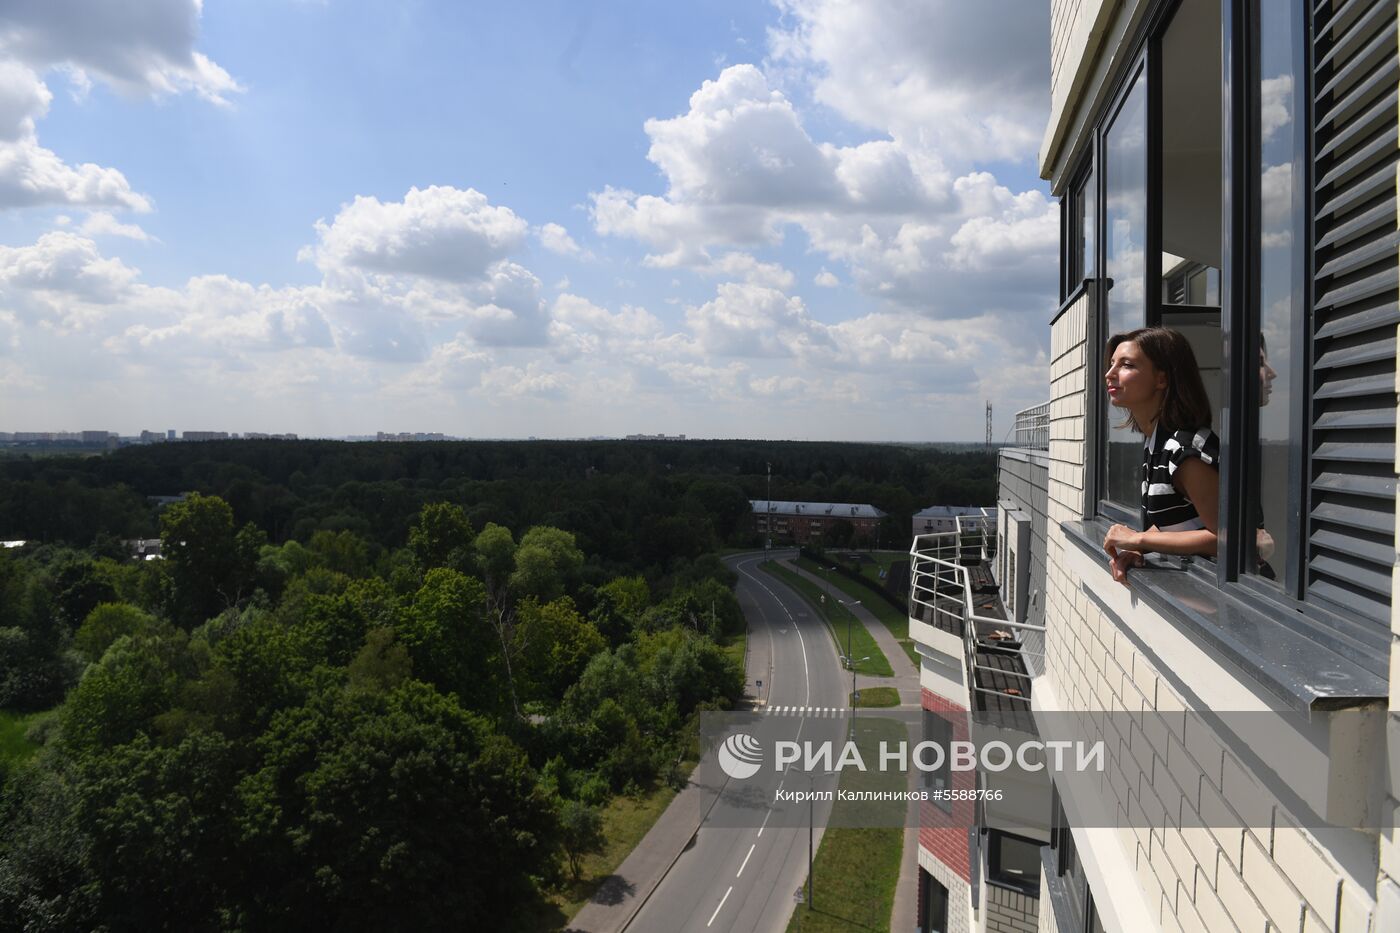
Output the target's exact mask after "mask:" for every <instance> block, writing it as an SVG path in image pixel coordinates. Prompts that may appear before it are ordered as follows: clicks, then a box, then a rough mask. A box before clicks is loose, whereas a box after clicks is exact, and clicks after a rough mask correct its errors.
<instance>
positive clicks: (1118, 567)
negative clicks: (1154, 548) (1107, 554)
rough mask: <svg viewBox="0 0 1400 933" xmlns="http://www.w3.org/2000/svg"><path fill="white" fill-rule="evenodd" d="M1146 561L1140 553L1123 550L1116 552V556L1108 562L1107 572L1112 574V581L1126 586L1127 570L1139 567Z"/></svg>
mask: <svg viewBox="0 0 1400 933" xmlns="http://www.w3.org/2000/svg"><path fill="white" fill-rule="evenodd" d="M1144 563H1146V560H1145V559H1144V558H1143V556H1142V552H1141V551H1128V550H1123V551H1119V552H1118V556H1117V557H1115V558H1113V560H1111V561H1109V562H1108V572H1109V573H1111V574H1113V579H1115V580H1117V581H1118V582H1119V583H1121V584H1123V585H1124V586H1127V585H1128V569H1129V568H1130V567H1141V566H1142V565H1143V564H1144Z"/></svg>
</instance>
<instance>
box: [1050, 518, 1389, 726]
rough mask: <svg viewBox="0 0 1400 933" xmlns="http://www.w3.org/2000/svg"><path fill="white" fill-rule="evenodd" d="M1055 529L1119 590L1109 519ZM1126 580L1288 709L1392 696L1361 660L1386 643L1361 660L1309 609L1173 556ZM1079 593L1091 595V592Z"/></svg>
mask: <svg viewBox="0 0 1400 933" xmlns="http://www.w3.org/2000/svg"><path fill="white" fill-rule="evenodd" d="M1060 528H1061V529H1062V530H1063V531H1064V532H1065V536H1066V537H1067V538H1068V539H1069V540H1070V541H1072V542H1073V543H1074V544H1075V545H1076V546H1077V547H1078V548H1080V549H1082V550H1083V551H1084V552H1085V553H1086V554H1088V555H1089V556H1090V557H1091V558H1092V559H1093V560H1095V561H1096V562H1098V563H1099V564H1100V565H1101V566H1103V567H1104V570H1103V574H1102V578H1103V579H1102V581H1101V582H1100V584H1099V585H1107V586H1113V587H1117V586H1119V585H1120V584H1118V583H1114V582H1112V578H1111V577H1110V576H1109V574H1108V570H1107V558H1106V557H1105V555H1104V552H1103V538H1104V535H1105V534H1106V533H1107V531H1108V523H1107V522H1105V521H1103V520H1095V521H1072V522H1062V523H1061V524H1060ZM1129 580H1130V581H1131V586H1130V589H1131V591H1132V593H1133V595H1134V596H1136V597H1138V598H1140V599H1141V600H1142V602H1143V603H1144V604H1146V605H1147V606H1148V607H1150V608H1151V609H1152V610H1154V612H1155V613H1156V614H1157V615H1159V616H1161V617H1162V618H1163V619H1165V620H1166V621H1168V622H1169V623H1170V624H1171V625H1173V626H1174V627H1175V628H1176V629H1177V630H1178V631H1179V632H1180V633H1181V634H1182V635H1183V636H1185V637H1186V638H1187V639H1189V640H1190V641H1191V642H1193V643H1195V644H1196V645H1198V646H1199V647H1200V648H1202V649H1203V650H1204V651H1205V652H1206V653H1208V654H1210V655H1212V656H1214V657H1216V658H1221V659H1224V660H1227V661H1229V662H1230V663H1231V664H1232V665H1233V666H1235V667H1237V668H1239V669H1240V670H1241V671H1243V672H1244V673H1245V674H1246V675H1247V676H1249V677H1250V678H1252V679H1253V680H1254V681H1255V682H1256V683H1257V684H1258V685H1259V686H1261V687H1263V688H1264V690H1266V691H1267V693H1268V694H1269V695H1270V696H1272V697H1274V698H1276V699H1277V700H1279V701H1281V703H1282V704H1283V706H1284V707H1285V708H1287V709H1292V710H1298V711H1301V712H1309V713H1310V712H1312V711H1315V710H1318V711H1320V710H1336V709H1347V708H1351V707H1358V706H1367V705H1370V704H1372V703H1375V702H1376V701H1384V700H1385V699H1386V698H1387V697H1388V696H1389V694H1390V690H1389V686H1388V684H1387V681H1386V677H1385V676H1384V675H1383V674H1382V673H1380V672H1379V671H1378V670H1377V669H1375V667H1374V666H1365V665H1363V663H1361V662H1362V658H1363V657H1364V658H1366V660H1369V661H1370V662H1371V664H1372V665H1375V664H1376V663H1384V661H1385V660H1386V659H1387V658H1388V655H1389V651H1388V650H1387V649H1388V645H1380V644H1379V643H1378V646H1377V647H1378V648H1379V650H1378V651H1372V652H1371V653H1370V654H1369V657H1367V655H1366V651H1365V647H1366V646H1362V645H1359V644H1354V643H1352V642H1351V640H1349V639H1346V638H1344V637H1342V636H1337V635H1336V634H1335V632H1330V631H1328V630H1327V629H1326V627H1325V622H1324V621H1323V620H1321V619H1320V618H1310V617H1309V616H1310V614H1311V607H1304V608H1303V610H1302V611H1290V610H1288V609H1286V608H1284V607H1282V606H1276V605H1274V604H1272V603H1271V602H1270V601H1269V600H1267V599H1265V598H1263V597H1262V596H1259V597H1257V598H1256V597H1255V596H1254V594H1252V593H1251V592H1250V591H1249V590H1247V589H1246V588H1245V587H1243V586H1235V585H1232V586H1231V587H1230V588H1229V589H1228V590H1227V589H1222V588H1220V587H1219V586H1217V585H1216V584H1215V583H1214V581H1213V580H1209V579H1207V578H1206V575H1205V574H1201V573H1198V572H1192V570H1191V568H1189V567H1185V566H1183V562H1182V561H1181V560H1180V559H1177V558H1157V557H1149V558H1148V566H1146V567H1142V568H1137V569H1134V570H1133V571H1131V572H1130V574H1129ZM1084 588H1085V591H1086V593H1088V594H1089V595H1090V597H1094V596H1095V594H1094V592H1093V589H1092V588H1091V587H1089V586H1087V585H1085V587H1084ZM1095 601H1096V602H1097V601H1099V600H1097V599H1096V600H1095ZM1290 613H1291V616H1292V617H1285V614H1290ZM1322 615H1325V613H1323V612H1321V611H1318V612H1317V616H1319V617H1320V616H1322ZM1309 632H1311V633H1312V635H1313V637H1309ZM1130 634H1134V635H1135V637H1137V638H1140V637H1141V635H1137V634H1136V633H1130ZM1343 652H1345V653H1343ZM1349 655H1350V656H1349ZM1177 673H1178V674H1179V675H1180V674H1184V673H1186V672H1180V671H1179V672H1177ZM1188 676H1189V675H1188Z"/></svg>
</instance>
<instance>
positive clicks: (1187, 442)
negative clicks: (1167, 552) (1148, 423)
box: [1142, 426, 1220, 531]
mask: <svg viewBox="0 0 1400 933" xmlns="http://www.w3.org/2000/svg"><path fill="white" fill-rule="evenodd" d="M1142 451H1143V452H1142V527H1143V528H1144V529H1147V528H1151V527H1152V526H1154V525H1155V526H1157V529H1158V530H1159V531H1195V530H1197V529H1199V528H1204V527H1205V523H1204V522H1202V521H1201V516H1200V514H1199V513H1198V512H1197V511H1196V507H1195V506H1194V505H1192V504H1191V500H1190V499H1188V498H1186V497H1185V496H1184V495H1182V494H1181V493H1179V492H1177V491H1176V486H1175V485H1174V484H1173V482H1172V479H1173V478H1174V477H1175V476H1176V471H1177V468H1178V467H1180V466H1181V465H1182V464H1183V463H1185V462H1186V461H1187V460H1189V459H1191V458H1192V457H1200V458H1201V462H1202V463H1204V464H1206V465H1207V466H1213V467H1215V468H1216V469H1219V468H1220V438H1218V437H1216V436H1215V432H1214V431H1212V430H1211V429H1210V428H1201V429H1200V430H1199V431H1189V430H1188V431H1177V432H1175V433H1173V434H1167V433H1166V432H1165V431H1163V430H1162V429H1161V427H1160V426H1159V427H1158V428H1157V429H1156V430H1155V431H1153V432H1152V436H1151V437H1150V438H1148V439H1147V441H1146V443H1144V444H1143V447H1142Z"/></svg>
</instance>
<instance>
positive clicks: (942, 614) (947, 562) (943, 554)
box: [909, 516, 1045, 711]
mask: <svg viewBox="0 0 1400 933" xmlns="http://www.w3.org/2000/svg"><path fill="white" fill-rule="evenodd" d="M995 521H996V520H995V518H993V517H990V516H983V517H961V518H959V519H958V529H957V531H950V532H943V533H938V534H925V535H918V536H917V537H915V539H914V543H913V545H912V546H911V547H910V549H909V574H910V580H909V634H910V635H911V636H912V637H913V638H914V640H915V641H916V642H920V643H922V644H923V645H924V646H926V647H928V648H931V649H933V650H934V651H938V652H940V653H942V654H944V655H947V656H950V657H952V658H959V659H961V661H962V664H963V667H964V670H965V671H966V672H967V673H968V674H969V676H968V678H967V685H968V692H969V701H970V703H969V705H970V708H973V709H979V710H1006V711H1011V710H1025V709H1028V708H1029V703H1028V700H1029V697H1030V693H1031V675H1030V673H1029V671H1028V670H1027V668H1026V664H1025V659H1024V655H1023V653H1024V652H1027V651H1029V650H1031V649H1030V647H1029V646H1028V645H1026V644H1025V643H1026V642H1027V641H1029V642H1031V643H1032V644H1034V645H1035V646H1036V647H1039V646H1040V645H1042V644H1043V639H1042V638H1041V637H1039V636H1042V635H1043V634H1044V632H1045V626H1043V625H1035V624H1031V623H1026V622H1014V621H1011V619H1010V618H1009V617H1008V615H1007V612H1006V608H1005V606H1004V605H1003V604H1002V601H1001V597H1000V595H999V593H998V590H997V582H996V580H995V578H994V577H993V575H992V571H991V568H992V564H993V561H994V560H995V558H996V552H997V535H996V524H995ZM1027 636H1036V637H1031V638H1028V637H1027Z"/></svg>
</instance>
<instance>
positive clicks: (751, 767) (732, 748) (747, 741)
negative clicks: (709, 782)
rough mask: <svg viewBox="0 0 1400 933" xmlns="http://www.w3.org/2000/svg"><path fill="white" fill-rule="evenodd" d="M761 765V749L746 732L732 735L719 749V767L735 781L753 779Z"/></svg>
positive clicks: (756, 741)
mask: <svg viewBox="0 0 1400 933" xmlns="http://www.w3.org/2000/svg"><path fill="white" fill-rule="evenodd" d="M762 763H763V747H762V746H761V745H759V744H758V739H756V738H754V737H753V736H751V735H749V734H748V733H747V732H736V733H734V734H733V735H731V736H730V737H729V738H727V739H725V740H724V743H723V744H722V745H720V747H719V766H720V767H721V768H723V769H724V773H725V774H727V775H729V776H730V777H732V778H734V779H735V780H739V781H742V780H743V779H744V778H751V777H753V776H754V775H755V774H757V773H758V769H759V766H760V765H762Z"/></svg>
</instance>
